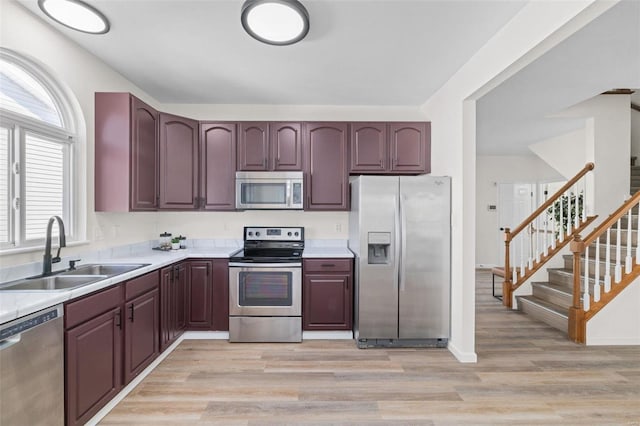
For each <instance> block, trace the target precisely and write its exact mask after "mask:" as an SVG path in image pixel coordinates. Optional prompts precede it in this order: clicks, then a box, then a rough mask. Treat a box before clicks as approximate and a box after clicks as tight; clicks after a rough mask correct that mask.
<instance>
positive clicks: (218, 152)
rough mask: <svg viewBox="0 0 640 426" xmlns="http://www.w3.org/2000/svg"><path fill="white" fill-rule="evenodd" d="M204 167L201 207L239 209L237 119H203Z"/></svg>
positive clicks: (201, 142)
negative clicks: (236, 195) (230, 120)
mask: <svg viewBox="0 0 640 426" xmlns="http://www.w3.org/2000/svg"><path fill="white" fill-rule="evenodd" d="M200 168H201V170H200V197H201V200H200V203H199V204H200V208H204V209H206V210H235V208H236V203H235V200H236V197H235V179H236V124H235V123H211V122H202V123H200Z"/></svg>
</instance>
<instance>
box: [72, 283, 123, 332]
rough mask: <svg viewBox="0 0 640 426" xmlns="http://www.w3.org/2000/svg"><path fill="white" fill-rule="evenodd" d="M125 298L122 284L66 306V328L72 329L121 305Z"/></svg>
mask: <svg viewBox="0 0 640 426" xmlns="http://www.w3.org/2000/svg"><path fill="white" fill-rule="evenodd" d="M123 298H124V290H123V286H122V285H117V286H115V287H111V288H109V289H107V290H103V291H101V292H99V293H95V294H92V295H90V296H87V297H85V298H83V299H80V300H76V301H74V302H71V303H67V304H66V305H65V306H64V321H65V329H70V328H72V327H75V326H76V325H78V324H81V323H83V322H85V321H87V320H90V319H91V318H94V317H97V316H98V315H100V314H102V313H104V312H107V311H108V310H111V309H114V308H116V307H117V306H119V305H120V304H121V303H122V301H123Z"/></svg>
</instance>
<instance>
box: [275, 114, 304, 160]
mask: <svg viewBox="0 0 640 426" xmlns="http://www.w3.org/2000/svg"><path fill="white" fill-rule="evenodd" d="M300 136H301V124H300V123H270V124H269V140H270V142H271V158H272V162H273V164H272V168H273V170H282V171H296V170H302V140H301V137H300Z"/></svg>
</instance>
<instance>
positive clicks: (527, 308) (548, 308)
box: [516, 296, 569, 333]
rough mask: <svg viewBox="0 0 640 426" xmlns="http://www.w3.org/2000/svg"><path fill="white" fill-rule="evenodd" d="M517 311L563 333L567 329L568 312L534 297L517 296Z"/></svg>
mask: <svg viewBox="0 0 640 426" xmlns="http://www.w3.org/2000/svg"><path fill="white" fill-rule="evenodd" d="M516 299H517V300H518V310H519V311H522V312H524V313H526V314H527V315H529V316H531V317H532V318H535V319H537V320H538V321H542V322H544V323H545V324H548V325H550V326H551V327H553V328H556V329H558V330H560V331H562V332H564V333H567V330H568V327H569V311H568V310H567V309H565V308H562V307H560V306H558V305H555V304H553V303H549V302H547V301H544V300H541V299H538V298H537V297H535V296H517V297H516Z"/></svg>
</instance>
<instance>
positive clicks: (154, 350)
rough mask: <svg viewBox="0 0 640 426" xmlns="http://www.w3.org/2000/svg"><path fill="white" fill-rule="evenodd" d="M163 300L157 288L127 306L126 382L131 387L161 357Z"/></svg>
mask: <svg viewBox="0 0 640 426" xmlns="http://www.w3.org/2000/svg"><path fill="white" fill-rule="evenodd" d="M159 301H160V297H159V293H158V290H157V289H155V290H153V291H150V292H148V293H145V294H143V295H142V296H139V297H137V298H135V299H133V300H131V301H130V302H128V303H126V304H125V307H124V311H125V322H124V324H125V327H124V335H125V342H124V383H125V385H126V384H128V383H129V382H130V381H131V380H132V379H133V378H134V377H136V376H137V375H138V374H140V372H142V370H144V369H145V368H146V367H147V366H149V364H151V363H152V362H153V360H154V359H155V358H156V357H157V356H158V354H159V352H160V350H159V348H160V346H159V344H158V343H159V342H158V337H159V336H158V335H159V332H158V331H159V330H160V323H159V321H160V303H159Z"/></svg>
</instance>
